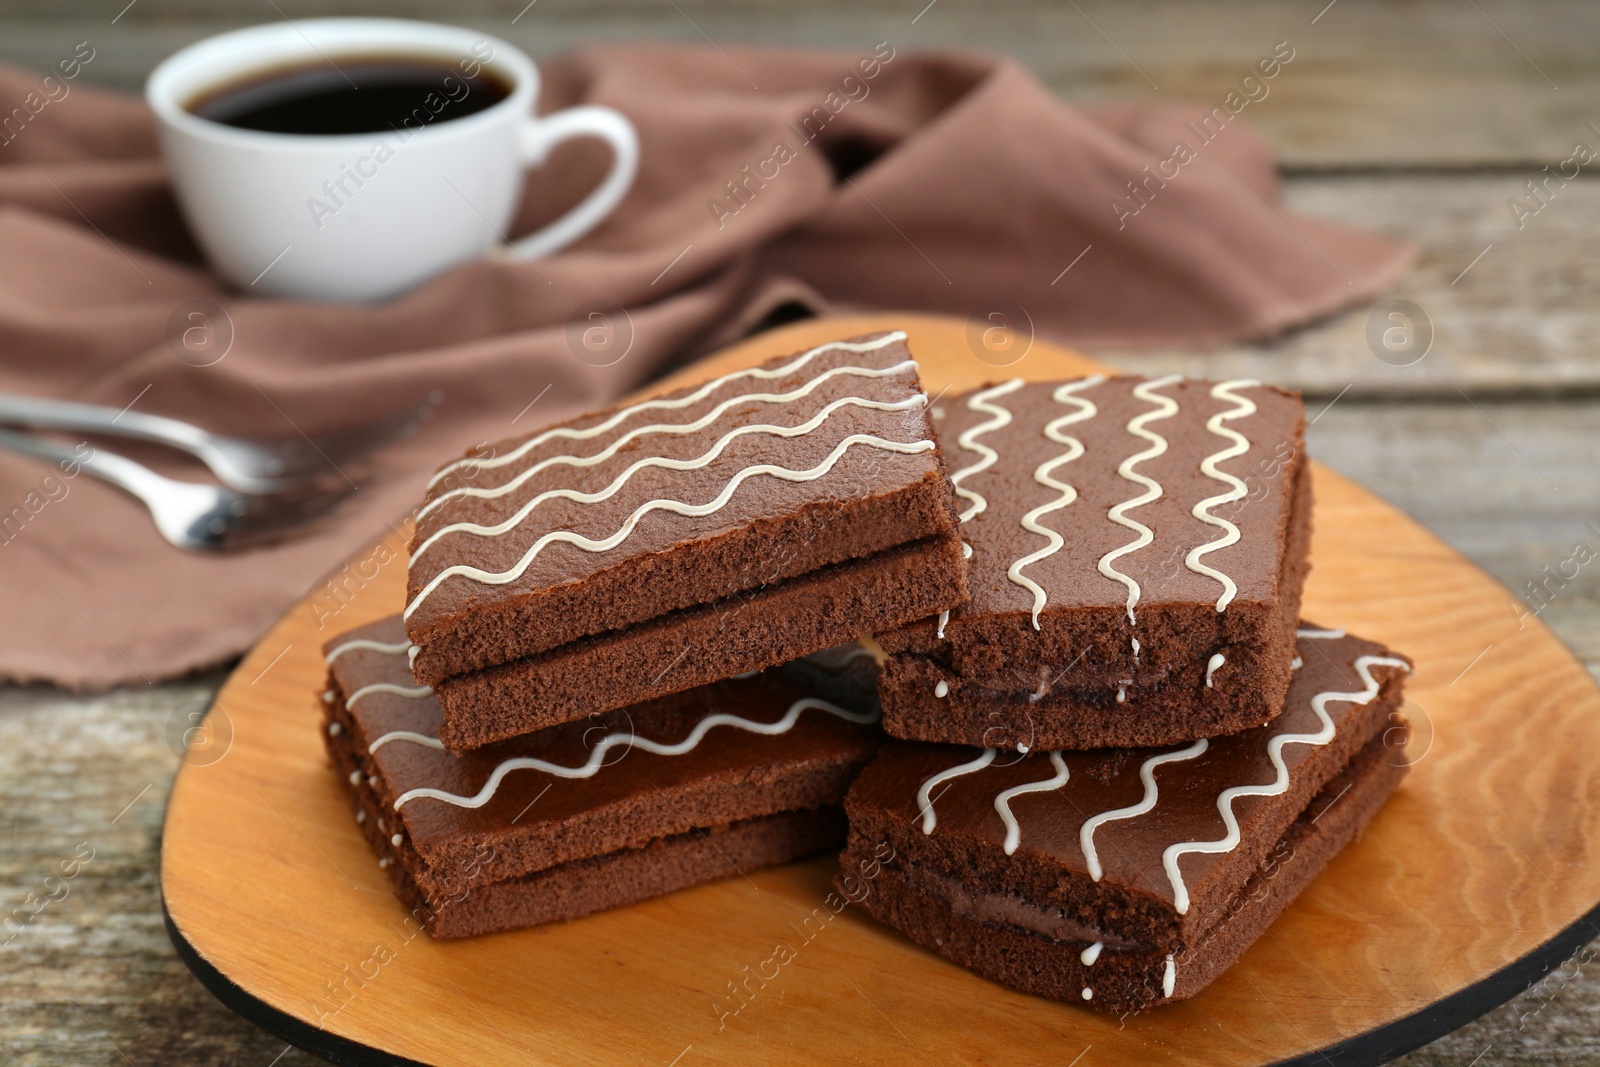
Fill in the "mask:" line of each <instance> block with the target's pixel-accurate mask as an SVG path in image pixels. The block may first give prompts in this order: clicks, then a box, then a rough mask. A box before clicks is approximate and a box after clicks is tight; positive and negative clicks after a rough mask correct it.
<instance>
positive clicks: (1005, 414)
mask: <svg viewBox="0 0 1600 1067" xmlns="http://www.w3.org/2000/svg"><path fill="white" fill-rule="evenodd" d="M1021 388H1022V379H1021V378H1013V379H1011V380H1010V381H1009V382H1002V383H1001V384H999V385H996V386H991V387H990V388H988V389H980V390H979V391H978V392H976V393H973V394H972V395H971V396H970V397H968V398H967V409H968V410H969V411H981V412H983V413H985V414H986V415H988V416H989V418H988V419H987V420H986V421H984V422H980V423H978V424H977V425H976V426H973V427H971V428H970V429H968V430H967V431H966V432H965V433H963V434H962V435H961V436H960V437H957V438H956V444H958V445H960V446H961V447H962V448H964V449H966V450H967V451H969V452H976V453H978V456H979V458H978V462H976V463H974V464H972V465H971V466H968V467H962V468H961V469H960V470H958V471H956V472H955V473H954V474H952V475H951V476H950V484H951V485H952V486H954V487H955V490H956V496H959V497H961V498H962V499H963V500H966V501H968V502H969V503H970V505H971V506H970V507H968V508H967V509H966V510H965V511H963V512H962V513H961V516H960V518H961V521H962V522H966V521H968V520H969V519H972V518H974V517H976V516H978V515H982V514H983V513H984V512H985V511H986V510H988V508H989V501H988V500H987V499H985V497H984V495H983V494H982V493H975V492H973V491H972V490H971V489H967V488H965V487H963V486H962V484H961V483H962V482H963V481H965V480H966V479H968V478H970V477H972V476H973V475H974V474H981V473H983V472H984V471H986V470H988V469H989V468H990V467H992V466H994V463H995V460H997V459H999V458H1000V453H998V452H996V451H995V450H994V449H992V448H990V447H989V446H988V445H986V444H983V443H981V442H980V441H979V440H978V435H979V434H986V433H990V432H992V431H994V430H998V429H1000V428H1002V427H1004V426H1009V425H1011V412H1010V411H1008V410H1006V409H1005V408H1003V407H1001V406H1000V405H999V404H992V403H990V401H992V400H995V399H998V398H999V397H1002V396H1006V395H1007V394H1009V393H1014V392H1016V391H1017V390H1018V389H1021ZM966 551H967V552H969V553H970V552H971V551H972V547H971V546H970V545H968V546H967V548H966Z"/></svg>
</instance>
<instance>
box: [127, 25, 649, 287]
mask: <svg viewBox="0 0 1600 1067" xmlns="http://www.w3.org/2000/svg"><path fill="white" fill-rule="evenodd" d="M397 55H399V56H405V57H417V58H422V59H425V60H432V61H434V62H438V63H440V64H441V66H453V67H456V69H459V70H460V71H462V72H463V74H466V73H468V72H469V67H470V64H473V63H476V64H481V66H482V68H483V69H484V70H485V71H487V72H488V73H489V74H490V75H491V76H493V77H495V78H496V80H497V81H500V82H503V83H505V84H506V85H508V86H510V88H511V93H510V95H509V96H508V97H506V98H505V99H503V100H501V101H500V102H499V103H497V104H494V105H493V106H491V107H488V108H486V109H484V110H481V111H478V112H476V113H475V114H469V115H464V116H462V117H460V118H448V117H442V118H440V119H439V120H438V121H433V122H430V121H428V119H429V118H431V117H432V116H431V114H429V113H428V112H430V111H432V109H431V108H419V110H418V116H417V118H416V119H415V121H412V120H407V121H406V123H405V125H404V127H403V128H397V129H396V130H395V131H394V132H393V133H389V132H384V133H363V134H335V135H323V134H284V133H266V132H260V131H256V130H248V129H241V128H238V127H234V126H228V125H224V124H222V123H220V122H213V121H211V120H209V119H204V118H201V117H199V116H198V115H196V114H194V113H192V112H191V111H189V110H187V107H188V106H190V105H192V104H193V103H194V102H195V101H196V100H197V99H198V98H201V97H203V96H204V95H205V94H206V93H207V92H209V91H213V90H216V89H219V88H221V87H225V86H229V85H233V84H237V83H239V82H241V81H243V80H246V79H248V78H249V77H250V76H251V75H253V74H254V75H262V76H264V75H267V74H269V73H270V72H273V71H276V70H281V69H287V68H293V67H296V66H305V65H309V64H311V63H314V62H316V63H320V62H328V63H331V64H332V65H333V66H335V67H337V65H338V63H339V61H340V60H341V58H346V57H349V58H351V59H359V58H361V57H372V58H374V59H377V58H392V57H394V56H397ZM456 84H457V86H459V85H462V84H465V83H464V80H462V79H457V83H456ZM449 91H451V90H447V89H445V88H443V87H442V88H441V92H442V93H444V94H445V95H446V96H447V97H448V94H449ZM469 91H470V90H469ZM538 95H539V71H538V68H537V67H535V66H534V63H533V60H531V59H529V58H528V56H527V55H526V54H525V53H523V52H522V51H521V50H519V49H517V48H516V47H514V46H513V45H511V44H508V43H507V42H505V41H503V40H500V39H498V38H494V37H489V36H486V35H484V34H481V33H476V32H474V31H472V30H466V29H460V28H457V27H452V26H440V25H434V24H432V23H426V22H411V21H407V20H401V19H376V18H330V19H305V20H300V21H295V22H280V23H274V24H270V25H263V26H255V27H251V28H249V29H244V30H236V31H234V32H232V33H224V34H221V35H219V36H216V37H210V38H207V39H206V40H203V41H200V42H198V43H196V44H193V45H190V46H189V47H187V48H184V49H182V50H181V51H179V52H177V53H175V54H173V55H172V56H170V57H168V58H167V59H166V60H165V61H164V62H162V64H161V65H160V66H158V67H157V68H156V69H155V71H154V72H153V73H152V74H151V75H150V80H149V81H148V82H147V83H146V85H145V98H146V99H147V100H148V101H149V103H150V106H151V108H152V109H154V111H155V113H156V117H157V119H158V121H159V123H160V130H161V145H162V149H163V152H164V153H165V155H166V159H167V166H168V168H169V169H170V171H171V175H172V183H173V185H174V187H175V188H176V190H177V195H178V201H179V204H180V205H181V207H182V209H183V213H184V216H185V218H186V219H187V220H188V222H189V226H190V228H191V229H192V230H193V231H194V234H195V236H196V238H197V239H198V241H199V243H200V246H201V247H202V249H204V251H205V253H206V255H207V256H208V257H209V259H210V260H211V263H212V265H213V266H214V267H215V268H216V269H217V271H218V272H220V273H221V274H222V275H223V276H224V277H226V278H227V279H228V280H229V281H231V282H232V283H233V284H234V285H236V286H238V287H239V288H240V289H242V290H245V291H247V292H252V293H262V294H268V295H274V296H286V297H303V298H308V299H313V300H354V301H361V300H382V299H384V298H387V297H391V296H394V295H396V294H398V293H401V292H404V291H405V290H406V289H408V288H410V287H411V286H413V285H416V284H417V283H418V282H421V281H423V280H424V279H426V278H429V277H431V276H433V275H435V274H437V273H439V272H440V271H442V270H445V269H446V268H448V267H451V266H453V265H455V264H458V263H462V262H464V261H467V260H470V259H474V258H477V257H479V256H482V255H484V254H485V253H488V252H491V251H492V250H495V249H503V251H504V252H506V253H508V254H512V255H515V256H519V257H521V258H524V259H528V260H533V259H537V258H539V257H542V256H547V255H549V254H550V253H552V252H555V251H557V250H558V249H561V248H564V247H566V246H567V245H569V244H571V243H572V242H573V241H576V240H577V239H578V238H580V237H582V236H583V235H584V234H586V233H588V232H589V231H590V230H592V229H593V228H594V227H595V226H596V225H598V224H599V223H600V221H601V220H602V219H604V218H605V217H606V216H607V215H608V214H610V213H611V211H612V210H613V209H614V208H615V207H616V206H617V204H618V202H620V201H621V200H622V198H623V196H625V195H626V194H627V192H628V189H629V187H630V186H631V185H632V184H633V177H634V174H635V172H636V171H637V170H638V165H639V141H638V135H637V134H636V133H635V132H634V129H633V126H632V124H631V123H629V122H628V120H627V119H626V118H624V117H623V116H622V115H621V114H620V113H619V112H617V111H615V110H614V109H612V108H608V107H597V106H585V107H573V108H568V109H567V110H565V111H557V112H555V113H553V114H550V115H545V116H542V117H535V116H534V114H533V108H534V104H535V101H536V100H537V99H538ZM430 99H431V97H430ZM441 108H442V105H441ZM574 137H598V138H600V139H601V140H603V141H605V142H607V143H608V144H609V145H610V146H611V149H612V153H613V157H614V158H613V162H612V165H611V171H610V173H609V174H607V175H606V177H605V179H604V180H603V181H601V183H600V184H599V185H598V186H597V187H596V188H595V189H594V190H593V191H592V192H591V193H589V194H588V196H587V197H585V199H584V200H583V201H581V202H580V203H579V204H578V205H577V206H575V207H574V208H572V210H570V211H568V212H567V213H566V214H565V215H563V216H562V217H561V218H559V219H557V220H555V221H554V222H552V223H550V224H549V225H548V226H545V227H544V228H543V229H541V230H539V231H537V232H535V233H533V234H530V235H528V236H526V237H523V238H521V239H520V240H518V241H515V242H510V243H508V241H507V237H506V231H507V227H509V226H510V224H511V220H512V216H513V214H514V212H515V211H516V209H517V205H518V203H519V201H520V198H521V193H522V188H523V181H524V179H525V177H526V172H527V171H528V170H529V169H530V168H535V167H538V166H540V165H541V164H543V163H544V161H545V159H546V158H547V157H548V155H549V153H550V150H551V149H552V148H553V147H554V146H555V145H556V144H558V143H560V142H562V141H565V140H568V139H570V138H574ZM380 146H383V147H380Z"/></svg>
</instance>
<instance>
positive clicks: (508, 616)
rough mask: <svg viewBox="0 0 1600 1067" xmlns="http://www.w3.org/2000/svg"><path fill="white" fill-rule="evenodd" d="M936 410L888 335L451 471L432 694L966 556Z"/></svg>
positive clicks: (587, 423)
mask: <svg viewBox="0 0 1600 1067" xmlns="http://www.w3.org/2000/svg"><path fill="white" fill-rule="evenodd" d="M926 405H927V397H926V395H925V394H924V393H923V391H922V386H921V383H920V382H919V380H918V377H917V367H916V363H915V362H914V361H913V360H912V358H911V354H910V352H909V351H908V350H907V348H906V345H905V337H904V334H900V333H890V334H881V335H876V336H873V337H865V338H859V339H856V340H854V341H841V342H835V343H833V344H829V345H823V346H820V347H818V348H815V349H812V350H811V351H809V352H805V353H800V354H797V355H794V356H787V357H783V358H781V359H776V360H772V361H770V362H768V363H765V364H763V365H762V366H760V367H758V368H754V369H751V370H745V371H739V372H735V373H733V374H728V375H724V376H723V377H721V378H718V379H715V380H714V381H712V382H708V383H706V384H705V385H702V386H699V387H697V388H694V389H683V390H679V391H677V392H674V393H670V394H667V395H665V396H663V397H659V398H656V399H652V400H649V401H644V402H640V403H636V404H632V405H628V406H625V407H620V408H616V409H613V410H611V411H607V412H600V413H597V414H593V415H586V416H583V417H581V418H578V419H574V420H572V421H570V422H566V423H562V424H560V425H558V426H554V427H551V428H549V429H546V430H542V431H540V432H539V433H537V434H534V435H532V436H530V437H526V438H522V439H519V440H513V441H504V442H500V443H498V444H496V445H494V446H492V447H490V448H489V449H487V450H486V451H487V453H488V455H487V457H486V458H485V456H484V455H483V454H481V453H480V454H476V455H473V456H469V457H467V458H464V459H462V460H459V461H457V462H455V463H452V464H450V465H448V466H446V467H445V468H443V469H442V470H440V471H439V472H438V474H437V475H436V476H435V479H434V481H433V484H432V485H431V487H430V489H429V491H428V495H427V498H426V499H425V501H424V504H423V507H422V509H421V513H420V515H419V517H418V520H417V531H416V536H415V539H414V541H413V544H412V549H411V562H410V571H409V584H408V592H407V598H408V603H407V607H406V610H405V618H406V625H407V630H408V632H409V634H410V636H411V640H412V641H413V643H415V644H416V645H417V646H418V648H419V651H418V653H417V655H416V658H415V662H414V664H413V669H414V670H415V672H416V675H417V678H418V679H419V680H420V681H422V682H424V683H427V684H437V683H439V682H440V681H442V680H444V679H446V678H450V677H453V676H456V675H460V674H463V673H467V672H473V671H482V670H485V669H487V668H491V667H495V666H498V665H501V664H504V663H507V662H511V661H514V660H519V659H522V658H525V657H530V656H535V655H538V654H541V653H547V652H551V651H552V650H555V649H558V648H561V647H564V646H567V645H570V644H572V643H573V642H576V641H579V640H582V639H584V638H594V637H597V636H599V635H614V634H617V633H621V632H624V631H625V630H627V629H628V628H630V627H633V626H637V625H640V624H644V623H647V622H649V621H651V620H656V619H659V618H662V617H664V616H668V615H670V614H672V613H675V612H682V611H685V610H688V609H693V608H696V607H703V606H708V605H714V604H717V603H720V602H724V601H726V600H727V599H728V598H730V597H734V596H736V595H738V594H741V593H747V592H751V591H755V590H759V589H761V588H763V587H767V588H772V587H775V586H780V585H783V584H785V583H787V582H790V581H793V580H795V579H798V578H801V577H803V576H806V575H810V574H814V573H818V572H820V571H822V570H824V569H826V568H830V567H836V566H840V565H843V564H847V563H849V562H850V561H855V560H861V559H866V558H869V557H873V556H876V555H881V554H884V553H890V552H892V551H894V550H897V549H901V548H903V547H905V546H909V545H913V544H917V543H921V542H930V541H939V540H945V541H948V540H950V539H952V538H953V537H954V528H955V507H954V498H953V496H952V495H951V490H950V486H949V482H948V480H947V479H946V477H945V472H944V467H943V464H942V461H941V459H940V456H939V453H938V451H937V449H936V447H935V444H934V441H933V434H932V428H931V425H930V423H929V421H928V416H927V411H926ZM961 582H962V575H961V573H960V568H956V573H955V574H954V575H953V576H947V577H945V578H944V579H943V581H942V585H943V586H945V587H946V588H951V589H954V590H956V592H955V593H954V595H946V596H944V597H943V598H942V599H943V600H944V602H945V603H944V605H943V606H949V605H950V604H953V603H955V602H957V601H959V600H960V599H961V598H962V596H963V595H964V588H963V587H962V585H961ZM871 614H872V615H874V616H875V617H879V618H887V617H891V616H893V615H894V614H895V613H894V612H892V611H875V612H872V613H871ZM903 621H909V620H900V622H903ZM898 624H899V622H896V623H895V624H894V625H898ZM860 632H862V631H860V630H858V631H856V632H855V633H851V634H847V635H846V636H847V637H853V636H856V634H857V633H860ZM820 647H822V646H817V647H816V648H808V649H805V650H804V651H805V652H813V651H816V650H817V648H820ZM782 658H783V655H782V654H777V653H774V655H773V656H772V657H771V658H769V659H768V660H767V662H766V663H763V664H760V666H766V665H769V664H771V663H776V662H778V661H779V660H780V659H782ZM666 665H667V661H663V662H662V663H660V664H657V665H656V669H657V670H661V669H663V668H665V667H666ZM588 710H596V709H588Z"/></svg>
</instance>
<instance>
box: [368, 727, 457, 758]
mask: <svg viewBox="0 0 1600 1067" xmlns="http://www.w3.org/2000/svg"><path fill="white" fill-rule="evenodd" d="M390 741H410V742H411V743H412V744H414V745H421V746H423V747H424V748H436V749H438V750H439V751H440V752H443V751H444V750H445V749H444V742H443V741H440V740H439V739H438V738H437V737H430V736H429V735H427V734H419V733H416V732H415V731H413V730H390V731H389V732H388V733H386V734H384V735H383V736H382V737H379V738H377V739H376V740H374V741H373V742H372V744H370V745H368V746H367V753H368V754H369V755H370V754H371V753H373V752H376V751H378V749H380V748H382V747H383V746H384V745H387V744H388V743H389V742H390Z"/></svg>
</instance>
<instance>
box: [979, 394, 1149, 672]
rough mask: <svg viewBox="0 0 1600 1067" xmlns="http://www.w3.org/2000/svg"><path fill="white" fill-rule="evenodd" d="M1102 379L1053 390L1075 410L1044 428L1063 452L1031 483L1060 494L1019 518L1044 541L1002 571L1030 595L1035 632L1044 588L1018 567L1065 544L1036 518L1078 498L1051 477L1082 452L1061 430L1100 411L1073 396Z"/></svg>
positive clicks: (1074, 491) (1041, 468)
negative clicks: (1037, 547) (1058, 468)
mask: <svg viewBox="0 0 1600 1067" xmlns="http://www.w3.org/2000/svg"><path fill="white" fill-rule="evenodd" d="M1105 380H1106V378H1105V375H1103V374H1096V375H1094V376H1092V377H1089V378H1084V379H1083V380H1082V381H1076V382H1068V383H1066V384H1065V385H1062V386H1060V387H1059V388H1057V389H1056V391H1055V392H1054V393H1052V394H1051V396H1052V398H1053V399H1054V400H1055V402H1056V403H1058V404H1072V405H1074V406H1075V407H1076V408H1077V410H1076V411H1072V412H1069V413H1068V414H1066V415H1062V416H1061V417H1060V418H1058V419H1052V420H1051V421H1050V422H1049V423H1047V424H1046V425H1045V428H1044V435H1045V436H1046V437H1048V438H1049V439H1050V440H1052V441H1054V442H1055V443H1056V444H1058V445H1061V446H1063V447H1064V448H1065V449H1066V451H1064V452H1062V453H1061V454H1060V455H1059V456H1052V457H1051V458H1050V459H1047V460H1045V461H1044V462H1043V463H1041V464H1039V466H1037V467H1035V468H1034V471H1033V480H1034V481H1035V482H1038V483H1039V484H1040V485H1042V486H1044V487H1045V488H1046V489H1054V490H1055V491H1056V492H1058V493H1060V494H1061V495H1060V496H1058V497H1056V499H1054V500H1052V501H1049V502H1048V503H1045V504H1040V505H1039V506H1038V507H1036V508H1034V509H1033V510H1031V511H1029V512H1028V513H1027V514H1025V515H1023V516H1022V528H1023V529H1024V530H1027V531H1028V532H1029V533H1035V534H1038V535H1039V536H1040V537H1043V538H1044V539H1045V546H1044V547H1043V548H1041V549H1039V550H1037V551H1035V552H1030V553H1028V554H1027V555H1026V556H1023V557H1022V558H1021V559H1018V560H1017V561H1016V562H1015V563H1013V564H1011V566H1010V567H1009V568H1008V569H1007V570H1006V577H1007V578H1009V579H1011V581H1012V582H1013V583H1015V584H1017V585H1020V586H1022V587H1023V588H1024V589H1026V590H1028V591H1029V592H1031V593H1032V594H1033V628H1034V629H1035V630H1037V629H1039V612H1041V611H1043V610H1044V605H1045V601H1046V600H1047V599H1048V598H1047V596H1046V594H1045V591H1044V588H1043V587H1042V586H1041V585H1039V583H1038V582H1035V581H1034V580H1033V579H1032V578H1029V577H1028V576H1027V575H1025V574H1023V573H1022V568H1024V567H1027V566H1030V565H1032V564H1034V563H1037V562H1039V561H1040V560H1042V559H1045V558H1047V557H1049V556H1053V555H1055V554H1056V553H1057V552H1058V551H1060V549H1061V546H1062V545H1064V544H1066V543H1067V542H1066V539H1065V538H1063V537H1062V536H1061V535H1060V534H1059V533H1057V532H1056V531H1055V530H1052V529H1051V528H1050V527H1048V526H1042V525H1040V523H1039V519H1040V518H1041V517H1042V516H1045V515H1048V514H1050V513H1051V512H1053V511H1060V510H1061V509H1062V508H1064V507H1066V506H1067V505H1068V504H1071V503H1072V502H1073V501H1074V500H1076V499H1078V490H1077V489H1075V488H1073V487H1072V486H1071V485H1068V484H1067V483H1066V482H1058V481H1056V479H1055V478H1054V477H1052V475H1053V474H1054V472H1055V469H1056V468H1057V467H1060V466H1064V465H1066V464H1068V463H1071V462H1072V461H1073V460H1075V459H1077V458H1078V457H1079V456H1081V455H1083V451H1084V449H1083V442H1082V441H1080V440H1078V439H1077V438H1076V437H1072V436H1070V435H1068V434H1064V433H1062V432H1061V431H1062V430H1063V429H1064V428H1066V427H1068V426H1071V425H1072V424H1073V423H1078V422H1083V421H1085V420H1087V419H1092V418H1094V417H1095V416H1096V415H1097V414H1099V412H1100V409H1099V408H1097V407H1096V406H1095V404H1094V401H1092V400H1086V399H1084V398H1083V397H1081V396H1076V395H1075V394H1076V393H1077V392H1078V391H1079V390H1082V389H1089V388H1092V387H1093V386H1096V385H1099V384H1100V383H1101V382H1103V381H1105ZM1135 645H1136V647H1135V650H1134V654H1135V655H1137V654H1138V649H1137V642H1136V643H1135Z"/></svg>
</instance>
